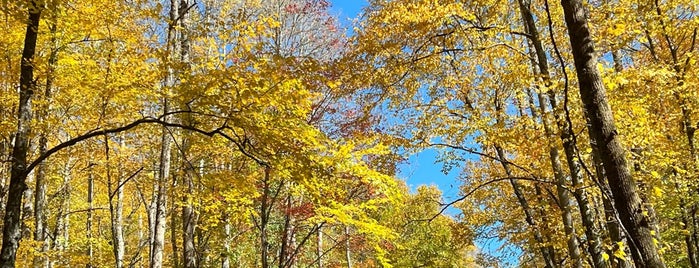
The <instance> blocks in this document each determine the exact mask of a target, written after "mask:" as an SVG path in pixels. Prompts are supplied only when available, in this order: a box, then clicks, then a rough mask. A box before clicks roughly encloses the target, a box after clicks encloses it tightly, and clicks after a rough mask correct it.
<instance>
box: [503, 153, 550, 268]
mask: <svg viewBox="0 0 699 268" xmlns="http://www.w3.org/2000/svg"><path fill="white" fill-rule="evenodd" d="M495 151H496V152H497V154H498V160H499V161H500V163H502V166H503V169H505V174H507V176H509V177H512V176H513V174H512V170H511V169H510V165H509V164H508V163H507V158H505V151H504V150H503V149H502V148H501V147H500V146H495ZM510 184H511V185H512V190H513V191H514V192H515V196H516V197H517V201H518V202H519V204H520V206H521V207H522V210H523V211H524V217H525V220H526V221H527V224H528V225H529V228H531V229H532V231H533V232H534V241H536V243H537V244H539V245H537V246H538V247H539V250H540V251H541V257H542V258H543V260H544V266H545V267H546V268H554V267H558V265H556V262H555V261H554V255H555V252H554V249H553V246H551V245H548V246H542V245H543V244H544V243H545V241H544V238H543V235H542V234H541V231H540V230H539V227H538V224H537V222H536V220H535V219H534V217H533V213H532V209H531V207H530V206H529V202H528V201H527V198H526V197H525V196H524V193H523V192H522V186H521V185H520V184H519V182H517V181H516V180H510Z"/></svg>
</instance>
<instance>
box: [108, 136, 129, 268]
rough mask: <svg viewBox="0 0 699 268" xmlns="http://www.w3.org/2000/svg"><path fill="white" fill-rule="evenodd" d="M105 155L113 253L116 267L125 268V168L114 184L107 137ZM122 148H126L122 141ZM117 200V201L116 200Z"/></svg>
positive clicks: (120, 167)
mask: <svg viewBox="0 0 699 268" xmlns="http://www.w3.org/2000/svg"><path fill="white" fill-rule="evenodd" d="M104 144H105V155H106V162H107V164H106V169H107V192H108V193H109V218H110V227H111V228H110V229H111V235H112V253H113V254H114V267H117V268H122V267H123V266H124V264H123V262H124V247H125V246H124V231H123V199H124V191H123V187H124V186H123V185H122V184H123V183H124V182H123V172H122V170H123V167H122V166H119V172H117V179H116V182H112V176H111V163H110V160H109V139H108V137H107V136H105V139H104ZM120 147H122V148H123V147H124V144H123V140H120ZM114 198H116V200H114Z"/></svg>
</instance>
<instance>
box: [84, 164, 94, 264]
mask: <svg viewBox="0 0 699 268" xmlns="http://www.w3.org/2000/svg"><path fill="white" fill-rule="evenodd" d="M94 193H95V182H94V178H93V174H92V168H90V173H89V174H88V175H87V222H86V226H85V229H86V230H85V232H86V237H87V257H88V263H87V265H86V267H87V268H92V257H93V255H94V252H93V251H94V250H93V243H92V240H93V239H92V221H93V219H92V218H93V217H92V215H93V211H92V210H93V209H94V205H93V203H92V200H93V199H94Z"/></svg>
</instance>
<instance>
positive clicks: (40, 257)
mask: <svg viewBox="0 0 699 268" xmlns="http://www.w3.org/2000/svg"><path fill="white" fill-rule="evenodd" d="M51 17H52V20H51V21H50V22H49V23H48V26H49V31H50V32H51V41H50V42H51V52H50V54H49V60H48V70H47V73H46V88H45V89H44V96H43V97H44V102H45V103H46V104H45V106H44V107H41V108H40V109H39V111H38V112H37V120H38V121H39V122H44V124H48V123H46V119H47V115H48V113H49V110H50V109H51V92H52V90H53V79H54V77H55V68H56V61H57V58H58V55H57V54H58V44H57V41H56V23H57V15H56V13H55V12H52V16H51ZM49 127H50V126H48V125H46V126H45V127H44V128H43V129H42V130H41V133H40V134H39V155H43V154H44V153H46V150H47V147H48V137H47V136H48V129H49ZM35 174H36V175H35V180H36V186H35V194H34V226H35V227H34V240H35V241H36V242H37V243H38V244H40V245H41V247H40V248H39V252H38V254H36V255H35V256H34V260H33V266H34V268H41V267H48V266H49V261H48V258H47V257H46V256H44V254H46V251H47V250H48V248H49V243H48V242H47V241H46V239H47V234H48V229H47V227H46V214H47V211H46V209H47V208H46V187H47V181H46V164H45V163H41V164H39V165H37V166H36V171H35Z"/></svg>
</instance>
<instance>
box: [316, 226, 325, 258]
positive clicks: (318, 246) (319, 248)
mask: <svg viewBox="0 0 699 268" xmlns="http://www.w3.org/2000/svg"><path fill="white" fill-rule="evenodd" d="M317 232H318V240H317V241H316V255H317V258H318V268H323V226H322V225H321V224H318V231H317Z"/></svg>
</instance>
